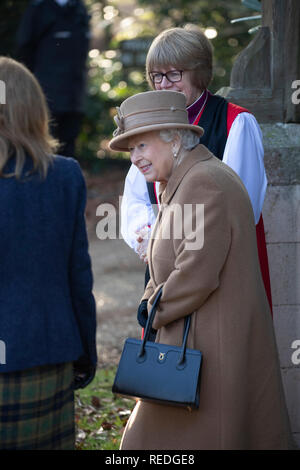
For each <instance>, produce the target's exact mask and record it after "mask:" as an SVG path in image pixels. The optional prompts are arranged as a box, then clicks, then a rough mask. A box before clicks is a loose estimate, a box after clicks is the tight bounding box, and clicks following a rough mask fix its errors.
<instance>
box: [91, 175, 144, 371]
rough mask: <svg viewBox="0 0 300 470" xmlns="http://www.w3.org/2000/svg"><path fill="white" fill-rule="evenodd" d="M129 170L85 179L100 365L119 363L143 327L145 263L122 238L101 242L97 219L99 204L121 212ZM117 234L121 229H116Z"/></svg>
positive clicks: (98, 218)
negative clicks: (129, 341)
mask: <svg viewBox="0 0 300 470" xmlns="http://www.w3.org/2000/svg"><path fill="white" fill-rule="evenodd" d="M125 175H126V171H125V172H124V171H121V170H114V171H112V172H111V173H104V174H103V175H99V176H95V177H89V176H88V175H85V176H86V182H87V188H88V201H87V211H86V216H87V227H88V237H89V252H90V256H91V259H92V268H93V275H94V295H95V298H96V303H97V325H98V326H97V349H98V364H99V366H106V365H112V364H117V363H118V361H119V357H120V353H121V351H122V348H123V343H124V341H125V339H126V338H127V337H129V336H131V337H135V338H138V337H140V334H141V328H140V327H139V325H138V324H137V320H136V311H137V306H138V304H139V300H140V298H141V296H142V294H143V287H144V272H145V266H144V263H143V262H142V261H141V260H140V259H139V258H138V256H137V255H136V254H135V253H134V252H133V250H131V249H130V248H129V247H128V246H127V244H126V243H125V242H124V240H123V239H119V238H118V239H115V240H109V239H107V240H99V239H98V238H97V236H96V226H97V223H98V222H99V221H100V217H97V216H96V209H97V207H98V206H99V204H102V203H110V204H113V205H114V207H116V210H117V213H118V204H119V195H120V194H122V191H123V184H124V178H125ZM117 231H118V230H117Z"/></svg>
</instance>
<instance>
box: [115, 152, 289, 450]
mask: <svg viewBox="0 0 300 470" xmlns="http://www.w3.org/2000/svg"><path fill="white" fill-rule="evenodd" d="M196 204H198V205H199V206H196ZM185 205H187V206H185ZM188 205H190V206H188ZM191 205H192V206H191ZM201 205H203V206H201ZM180 207H181V208H182V214H184V210H183V209H184V208H186V209H187V210H188V209H189V208H190V207H193V208H194V210H193V211H192V212H191V213H190V216H189V217H187V221H184V222H185V225H184V223H182V224H181V220H180V219H181V215H180V210H179V208H180ZM197 207H198V209H199V210H198V212H199V213H198V212H197V210H196V208H197ZM201 207H204V224H203V223H201V217H200V216H201ZM199 214H200V215H199ZM197 217H198V219H197ZM191 221H192V222H193V223H192V224H191V223H188V222H191ZM180 225H182V226H183V227H182V234H181V236H180V229H179V228H178V226H180ZM195 227H196V229H195ZM176 231H177V232H176ZM168 232H170V236H168ZM193 233H194V241H197V238H198V241H197V243H196V244H195V245H193V244H192V240H193ZM148 260H149V268H150V275H151V279H150V281H149V283H148V285H147V288H146V291H145V293H144V296H143V299H149V302H148V308H150V307H151V303H152V302H153V300H154V298H155V295H156V293H157V291H158V289H159V288H160V287H161V286H163V295H162V297H161V300H160V304H159V308H158V310H157V312H156V316H155V319H154V323H153V327H154V328H155V329H157V330H158V333H157V337H156V342H160V343H165V344H174V345H180V344H181V342H182V334H183V326H184V320H183V318H184V316H185V315H188V314H190V313H192V321H191V328H190V332H189V337H188V347H189V348H193V349H198V350H200V351H201V352H202V353H203V367H202V374H201V385H200V405H199V409H197V410H192V411H189V410H188V409H185V408H180V407H176V406H169V405H161V404H153V403H149V402H145V401H142V400H141V401H138V402H137V404H136V406H135V408H134V410H133V412H132V414H131V416H130V418H129V420H128V423H127V426H126V429H125V431H124V434H123V438H122V442H121V449H124V450H127V449H128V450H131V449H168V450H171V449H175V450H178V449H182V450H186V449H288V448H291V447H292V440H291V433H290V427H289V418H288V414H287V409H286V404H285V397H284V392H283V387H282V381H281V375H280V367H279V361H278V355H277V348H276V342H275V336H274V330H273V322H272V318H271V313H270V309H269V304H268V300H267V297H266V293H265V289H264V285H263V281H262V278H261V272H260V268H259V261H258V254H257V244H256V235H255V223H254V215H253V210H252V207H251V203H250V200H249V197H248V194H247V192H246V189H245V187H244V186H243V184H242V182H241V180H240V179H239V177H238V176H237V175H236V174H235V173H234V172H233V171H232V170H231V169H230V168H229V167H228V166H227V165H225V164H224V163H222V162H220V161H219V160H218V159H217V158H216V157H214V156H213V155H212V154H211V153H210V152H209V151H208V150H207V149H206V148H205V147H204V146H203V145H199V146H197V147H196V148H195V149H194V150H192V151H191V152H189V154H188V156H187V157H185V158H184V160H183V161H182V163H181V164H180V165H179V166H177V168H175V169H174V170H173V172H172V174H171V177H170V179H169V181H168V183H167V185H166V187H165V189H164V191H163V192H162V195H161V210H160V212H159V215H158V218H157V221H156V224H155V227H154V229H153V233H152V236H151V239H150V242H149V247H148Z"/></svg>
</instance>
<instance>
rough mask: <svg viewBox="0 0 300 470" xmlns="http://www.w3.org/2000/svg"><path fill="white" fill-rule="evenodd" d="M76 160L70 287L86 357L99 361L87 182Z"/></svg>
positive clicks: (92, 360)
mask: <svg viewBox="0 0 300 470" xmlns="http://www.w3.org/2000/svg"><path fill="white" fill-rule="evenodd" d="M76 164H77V165H76V166H77V175H76V176H78V180H77V181H78V185H79V188H78V206H77V216H76V224H75V227H74V236H73V243H72V250H71V256H70V264H69V273H70V290H71V298H72V304H73V310H74V313H75V317H76V320H77V324H78V327H79V332H80V336H81V341H82V345H83V349H84V352H85V355H86V358H87V359H88V360H89V361H90V362H92V363H93V364H96V363H97V353H96V306H95V299H94V296H93V293H92V288H93V275H92V267H91V259H90V256H89V252H88V238H87V232H86V224H85V206H86V186H85V181H84V178H83V175H82V173H81V170H80V168H79V165H78V163H77V162H76Z"/></svg>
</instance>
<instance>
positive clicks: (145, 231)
mask: <svg viewBox="0 0 300 470" xmlns="http://www.w3.org/2000/svg"><path fill="white" fill-rule="evenodd" d="M135 233H136V234H137V237H136V241H137V242H138V246H137V249H136V252H137V254H138V255H139V257H140V259H141V260H142V261H144V263H148V258H147V247H148V243H149V239H150V235H151V227H149V226H148V225H144V227H142V228H140V229H139V230H136V232H135Z"/></svg>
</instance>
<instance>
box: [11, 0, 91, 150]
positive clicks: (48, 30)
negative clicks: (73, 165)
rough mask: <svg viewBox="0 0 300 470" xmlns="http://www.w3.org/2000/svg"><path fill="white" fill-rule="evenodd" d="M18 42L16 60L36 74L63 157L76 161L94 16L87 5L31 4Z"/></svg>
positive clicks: (74, 0) (65, 0)
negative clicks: (90, 28)
mask: <svg viewBox="0 0 300 470" xmlns="http://www.w3.org/2000/svg"><path fill="white" fill-rule="evenodd" d="M16 42H17V50H16V55H17V59H18V60H19V61H21V62H23V63H24V64H25V65H26V66H27V67H28V68H29V69H30V70H31V71H32V72H33V73H34V75H35V76H36V78H37V79H38V81H39V82H40V84H41V86H42V88H43V90H44V92H45V94H46V98H47V101H48V106H49V108H50V112H51V117H52V125H51V132H52V134H53V135H54V137H56V138H57V139H58V140H59V142H60V143H61V147H60V152H61V153H62V154H63V155H66V156H74V152H75V141H76V138H77V136H78V134H79V132H80V127H81V121H82V117H83V111H84V97H85V89H86V72H87V70H86V60H87V55H88V50H89V15H88V13H87V10H86V8H85V6H84V4H83V2H82V0H32V1H31V2H30V4H29V6H28V8H27V10H26V11H25V13H24V16H23V18H22V20H21V23H20V25H19V28H18V32H17V40H16Z"/></svg>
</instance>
